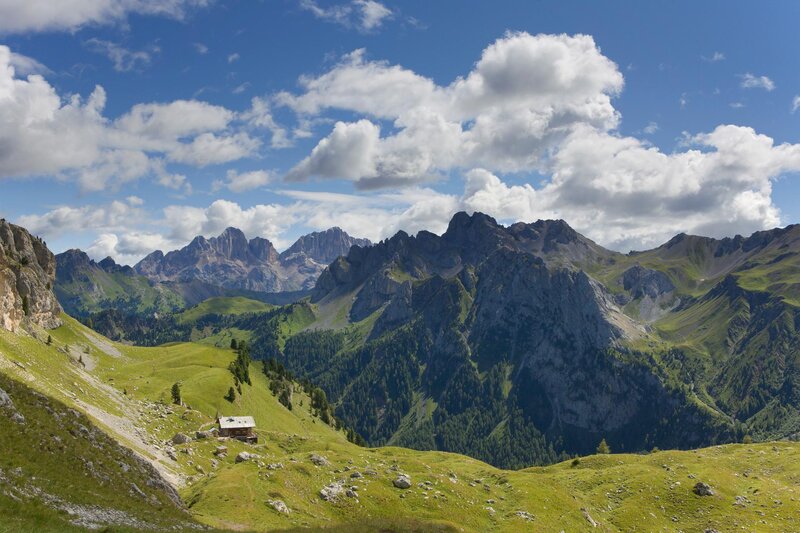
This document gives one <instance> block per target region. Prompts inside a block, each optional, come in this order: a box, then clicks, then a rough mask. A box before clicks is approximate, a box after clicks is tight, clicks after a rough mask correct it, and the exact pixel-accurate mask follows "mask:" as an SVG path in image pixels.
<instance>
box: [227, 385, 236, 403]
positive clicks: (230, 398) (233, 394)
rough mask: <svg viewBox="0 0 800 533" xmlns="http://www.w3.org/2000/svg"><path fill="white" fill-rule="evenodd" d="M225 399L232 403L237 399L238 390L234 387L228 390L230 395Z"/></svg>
mask: <svg viewBox="0 0 800 533" xmlns="http://www.w3.org/2000/svg"><path fill="white" fill-rule="evenodd" d="M225 399H226V400H228V401H229V402H231V403H233V401H234V400H235V399H236V390H235V389H234V388H233V387H231V388H230V389H228V394H226V395H225Z"/></svg>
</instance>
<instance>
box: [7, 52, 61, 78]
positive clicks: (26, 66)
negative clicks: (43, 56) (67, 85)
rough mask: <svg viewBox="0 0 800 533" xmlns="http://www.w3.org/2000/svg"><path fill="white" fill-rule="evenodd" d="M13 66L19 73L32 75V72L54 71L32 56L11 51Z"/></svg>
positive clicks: (48, 72) (49, 72) (42, 73)
mask: <svg viewBox="0 0 800 533" xmlns="http://www.w3.org/2000/svg"><path fill="white" fill-rule="evenodd" d="M11 66H12V67H14V70H15V71H16V73H17V75H19V76H30V75H31V74H41V75H46V74H51V73H52V71H51V70H50V69H49V68H47V67H46V66H44V65H43V64H41V63H39V62H38V61H36V60H35V59H34V58H32V57H28V56H26V55H22V54H15V53H13V52H12V53H11Z"/></svg>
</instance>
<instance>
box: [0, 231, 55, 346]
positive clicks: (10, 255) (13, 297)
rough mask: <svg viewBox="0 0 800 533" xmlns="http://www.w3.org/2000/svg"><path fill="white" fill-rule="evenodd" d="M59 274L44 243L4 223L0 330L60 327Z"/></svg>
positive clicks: (0, 259) (0, 233)
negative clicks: (28, 325) (55, 289)
mask: <svg viewBox="0 0 800 533" xmlns="http://www.w3.org/2000/svg"><path fill="white" fill-rule="evenodd" d="M55 274H56V260H55V257H54V256H53V254H52V252H50V250H48V249H47V246H46V245H45V243H44V241H42V240H41V239H39V238H38V237H34V236H33V235H31V234H30V233H28V231H27V230H25V229H24V228H22V227H20V226H16V225H14V224H10V223H8V222H6V221H5V220H0V327H2V328H4V329H7V330H10V331H16V330H17V329H18V328H19V327H20V326H21V325H22V324H23V323H24V322H25V321H30V322H31V323H33V324H36V325H38V326H41V327H43V328H48V329H52V328H56V327H58V326H60V325H61V318H60V317H59V315H60V314H61V306H60V305H59V304H58V301H57V300H56V297H55V294H53V282H54V281H55Z"/></svg>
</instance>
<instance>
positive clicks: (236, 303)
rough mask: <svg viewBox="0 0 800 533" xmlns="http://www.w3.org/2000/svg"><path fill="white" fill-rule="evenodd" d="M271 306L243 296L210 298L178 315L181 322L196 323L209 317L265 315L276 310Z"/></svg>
mask: <svg viewBox="0 0 800 533" xmlns="http://www.w3.org/2000/svg"><path fill="white" fill-rule="evenodd" d="M274 308H275V306H274V305H270V304H267V303H264V302H259V301H257V300H251V299H249V298H244V297H242V296H231V297H224V296H220V297H217V298H209V299H208V300H206V301H204V302H202V303H200V304H197V305H196V306H194V307H192V308H190V309H187V310H186V311H183V312H182V313H180V314H178V315H177V318H178V321H179V322H195V321H197V320H199V319H200V318H203V317H206V316H209V315H242V314H244V313H265V312H267V311H270V310H272V309H274Z"/></svg>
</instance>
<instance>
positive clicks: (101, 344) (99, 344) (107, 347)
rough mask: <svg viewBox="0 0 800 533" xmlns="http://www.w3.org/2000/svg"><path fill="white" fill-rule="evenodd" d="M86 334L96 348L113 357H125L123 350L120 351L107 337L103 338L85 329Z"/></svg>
mask: <svg viewBox="0 0 800 533" xmlns="http://www.w3.org/2000/svg"><path fill="white" fill-rule="evenodd" d="M83 334H84V336H85V337H86V338H87V339H89V342H91V343H92V344H94V346H95V348H97V349H98V350H100V351H101V352H103V353H104V354H106V355H109V356H111V357H123V355H122V352H120V351H119V350H118V349H117V348H116V347H115V346H114V345H113V344H111V343H110V342H108V341H107V340H105V339H101V338H100V337H98V336H97V335H93V334H92V333H90V332H89V331H86V330H84V331H83Z"/></svg>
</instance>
